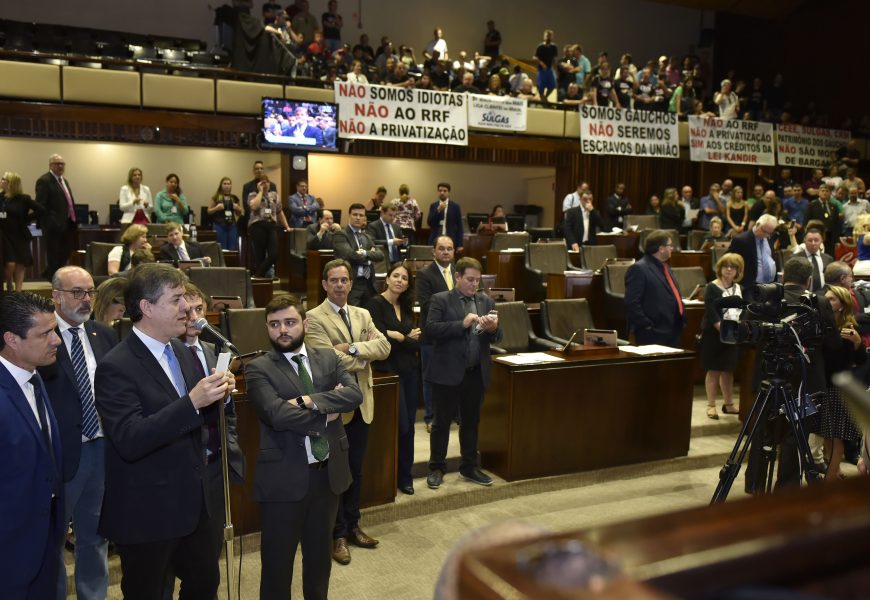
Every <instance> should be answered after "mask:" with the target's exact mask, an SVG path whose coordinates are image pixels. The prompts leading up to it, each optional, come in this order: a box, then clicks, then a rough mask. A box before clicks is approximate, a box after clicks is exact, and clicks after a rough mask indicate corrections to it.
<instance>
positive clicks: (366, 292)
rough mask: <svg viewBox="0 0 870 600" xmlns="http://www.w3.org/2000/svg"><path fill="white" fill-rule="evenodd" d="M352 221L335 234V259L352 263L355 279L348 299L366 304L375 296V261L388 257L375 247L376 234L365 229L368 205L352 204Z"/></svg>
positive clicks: (356, 303) (352, 276)
mask: <svg viewBox="0 0 870 600" xmlns="http://www.w3.org/2000/svg"><path fill="white" fill-rule="evenodd" d="M348 214H349V216H350V224H349V225H348V226H347V227H345V228H344V229H342V230H341V231H338V232H336V233H335V235H333V237H332V245H333V248H334V249H335V258H342V259H344V260H346V261H347V262H349V263H350V265H351V269H352V271H353V272H352V273H351V278H352V279H353V287H352V288H351V291H350V295H349V296H348V302H349V303H350V304H352V305H353V306H365V305H366V304H367V303H368V301H369V299H370V298H372V297H374V295H375V293H376V292H375V284H374V281H375V264H374V263H376V262H378V261H381V260H383V259H384V253H383V252H381V250H380V248H378V247H377V246H375V242H374V240H373V239H372V237H371V236H370V235H369V234H368V233H366V232H365V226H366V208H365V206H363V205H362V204H360V203H359V202H355V203H353V204H351V205H350V210H349V211H348Z"/></svg>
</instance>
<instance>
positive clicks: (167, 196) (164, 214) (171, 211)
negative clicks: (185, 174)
mask: <svg viewBox="0 0 870 600" xmlns="http://www.w3.org/2000/svg"><path fill="white" fill-rule="evenodd" d="M189 212H190V204H188V203H187V198H185V197H184V194H183V193H182V191H181V180H180V179H179V178H178V175H176V174H175V173H170V174H169V175H167V176H166V187H165V188H163V189H162V190H160V191H159V192H157V198H156V199H155V200H154V214H155V215H156V216H157V222H158V223H178V224H179V225H182V224H184V218H185V217H186V216H187V215H188V213H189Z"/></svg>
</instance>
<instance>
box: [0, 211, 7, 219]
mask: <svg viewBox="0 0 870 600" xmlns="http://www.w3.org/2000/svg"><path fill="white" fill-rule="evenodd" d="M5 218H6V211H5V210H4V211H0V219H5Z"/></svg>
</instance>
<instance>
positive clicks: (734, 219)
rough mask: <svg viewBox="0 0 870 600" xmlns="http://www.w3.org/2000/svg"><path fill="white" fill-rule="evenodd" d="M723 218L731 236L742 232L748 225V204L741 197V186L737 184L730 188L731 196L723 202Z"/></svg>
mask: <svg viewBox="0 0 870 600" xmlns="http://www.w3.org/2000/svg"><path fill="white" fill-rule="evenodd" d="M725 218H726V219H728V229H727V230H726V231H729V232H730V233H731V235H732V236H735V235H737V234H738V233H743V232H744V231H746V228H747V227H748V226H749V204H747V203H746V200H744V199H743V188H742V187H740V186H739V185H736V186H734V189H733V190H731V197H730V198H728V202H726V203H725Z"/></svg>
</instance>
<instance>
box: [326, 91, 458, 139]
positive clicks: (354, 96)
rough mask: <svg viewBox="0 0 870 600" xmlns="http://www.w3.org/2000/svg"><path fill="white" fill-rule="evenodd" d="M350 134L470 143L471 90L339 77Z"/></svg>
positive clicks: (345, 130) (342, 118)
mask: <svg viewBox="0 0 870 600" xmlns="http://www.w3.org/2000/svg"><path fill="white" fill-rule="evenodd" d="M335 101H336V102H337V103H338V119H339V121H338V135H339V137H341V138H345V139H364V140H383V141H389V142H415V143H420V144H422V143H426V144H452V145H455V146H467V145H468V111H467V110H466V104H467V103H468V97H467V96H466V95H465V94H454V93H451V92H433V91H430V90H417V89H413V88H410V89H409V88H400V87H392V86H385V85H363V84H358V83H349V82H345V81H336V82H335Z"/></svg>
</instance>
